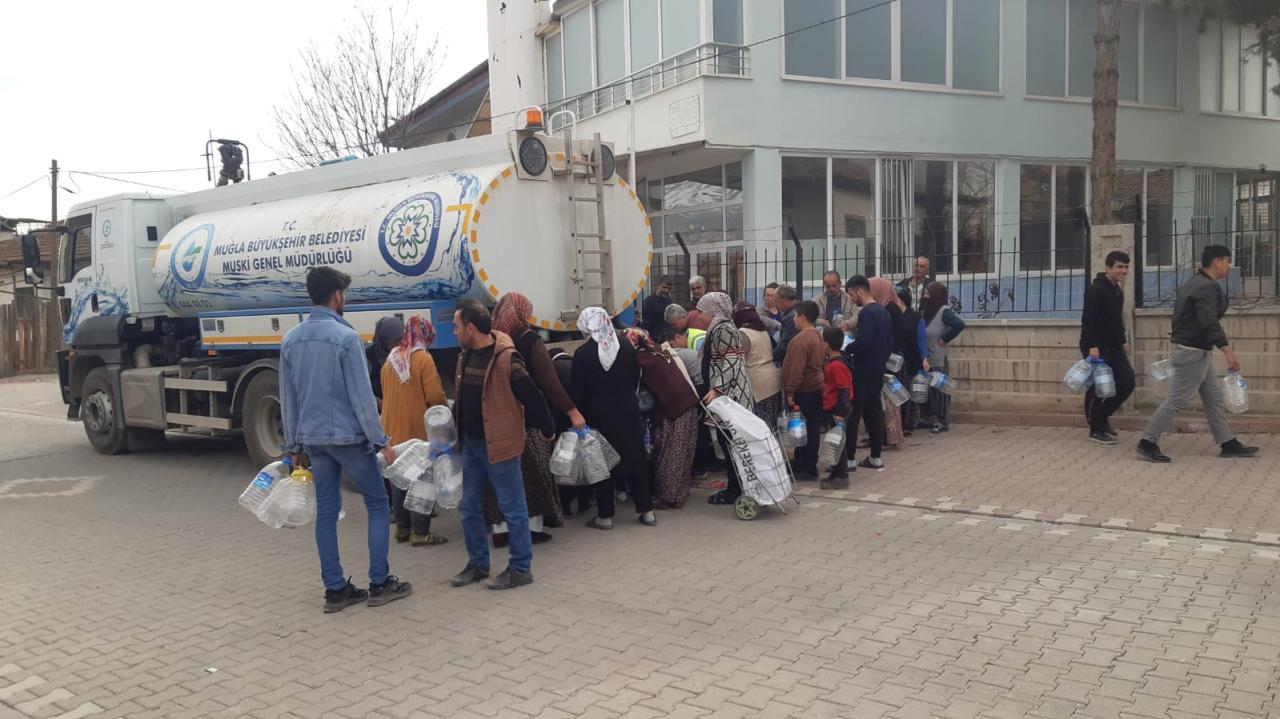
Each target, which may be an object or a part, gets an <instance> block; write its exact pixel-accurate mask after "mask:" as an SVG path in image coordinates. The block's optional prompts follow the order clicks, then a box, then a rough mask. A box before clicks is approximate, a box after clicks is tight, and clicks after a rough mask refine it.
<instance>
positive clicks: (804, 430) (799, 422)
mask: <svg viewBox="0 0 1280 719" xmlns="http://www.w3.org/2000/svg"><path fill="white" fill-rule="evenodd" d="M787 441H788V442H789V443H790V444H791V446H792V447H803V446H805V445H807V444H809V427H808V426H807V425H806V424H805V422H804V415H803V414H800V413H799V412H788V413H787Z"/></svg>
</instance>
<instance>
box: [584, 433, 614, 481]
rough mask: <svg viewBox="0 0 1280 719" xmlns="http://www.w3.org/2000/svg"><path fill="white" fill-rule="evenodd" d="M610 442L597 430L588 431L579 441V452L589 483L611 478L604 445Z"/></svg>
mask: <svg viewBox="0 0 1280 719" xmlns="http://www.w3.org/2000/svg"><path fill="white" fill-rule="evenodd" d="M605 444H608V443H607V442H605V441H604V438H603V437H601V436H600V435H599V433H597V432H594V431H592V432H588V433H587V435H586V436H585V437H583V438H582V439H580V440H579V441H578V453H579V454H580V455H581V456H582V457H581V462H582V473H583V475H585V478H586V481H587V484H595V483H596V482H603V481H604V480H606V479H608V478H609V462H608V460H606V459H605V456H604V446H603V445H605Z"/></svg>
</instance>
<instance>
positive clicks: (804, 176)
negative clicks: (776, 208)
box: [782, 157, 827, 250]
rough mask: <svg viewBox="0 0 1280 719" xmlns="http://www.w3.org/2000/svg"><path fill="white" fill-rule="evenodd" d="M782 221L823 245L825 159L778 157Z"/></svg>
mask: <svg viewBox="0 0 1280 719" xmlns="http://www.w3.org/2000/svg"><path fill="white" fill-rule="evenodd" d="M782 224H783V225H784V227H786V228H795V231H796V235H797V236H798V237H799V238H800V239H801V240H819V239H820V240H822V247H823V249H824V250H825V248H826V244H827V158H825V157H784V158H782Z"/></svg>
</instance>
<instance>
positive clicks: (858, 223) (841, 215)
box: [831, 157, 876, 277]
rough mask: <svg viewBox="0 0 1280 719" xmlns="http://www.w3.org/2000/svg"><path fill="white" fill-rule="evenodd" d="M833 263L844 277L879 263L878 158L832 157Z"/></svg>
mask: <svg viewBox="0 0 1280 719" xmlns="http://www.w3.org/2000/svg"><path fill="white" fill-rule="evenodd" d="M831 226H832V228H833V230H832V231H833V234H834V236H833V238H832V250H833V252H834V254H835V256H836V258H838V259H843V260H844V261H843V262H836V263H832V266H833V267H835V269H836V270H838V271H839V272H840V273H841V276H842V277H849V276H850V275H855V274H865V273H866V272H868V271H874V270H875V267H876V231H875V230H876V161H875V160H873V159H870V158H867V159H850V158H843V157H837V158H835V159H833V160H832V161H831Z"/></svg>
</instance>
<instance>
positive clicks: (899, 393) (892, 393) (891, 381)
mask: <svg viewBox="0 0 1280 719" xmlns="http://www.w3.org/2000/svg"><path fill="white" fill-rule="evenodd" d="M884 391H885V393H886V394H888V395H889V400H890V401H891V402H893V406H894V407H901V406H902V405H904V404H906V403H907V401H908V400H910V399H911V391H910V390H908V389H907V388H906V387H905V386H903V384H902V381H901V380H899V379H898V378H897V377H896V376H894V375H891V374H887V375H885V376H884Z"/></svg>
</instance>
